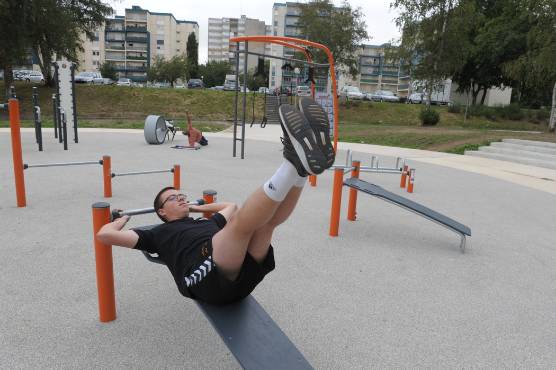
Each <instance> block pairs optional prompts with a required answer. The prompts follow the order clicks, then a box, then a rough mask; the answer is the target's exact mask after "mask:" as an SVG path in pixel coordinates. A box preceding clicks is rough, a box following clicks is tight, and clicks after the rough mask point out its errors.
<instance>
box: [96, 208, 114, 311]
mask: <svg viewBox="0 0 556 370" xmlns="http://www.w3.org/2000/svg"><path fill="white" fill-rule="evenodd" d="M109 222H110V204H108V203H105V202H98V203H95V204H93V239H94V244H95V261H96V272H97V290H98V310H99V317H100V321H101V322H108V321H112V320H115V319H116V295H115V292H114V270H113V265H112V246H111V245H106V244H103V243H101V242H100V241H99V240H98V239H97V233H98V232H99V230H100V228H101V227H102V226H104V225H105V224H107V223H109Z"/></svg>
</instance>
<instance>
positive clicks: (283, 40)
mask: <svg viewBox="0 0 556 370" xmlns="http://www.w3.org/2000/svg"><path fill="white" fill-rule="evenodd" d="M230 42H235V43H236V50H235V52H234V53H235V59H236V89H235V99H234V103H235V104H234V135H233V141H234V142H233V156H234V157H235V156H236V142H237V141H241V159H244V157H245V112H246V107H247V80H246V77H247V59H248V55H249V54H251V55H259V56H263V57H265V58H275V59H282V60H293V59H291V58H282V57H278V56H273V55H264V54H259V53H254V52H249V42H260V43H265V44H266V43H271V44H278V45H282V46H285V47H288V48H291V49H296V50H300V51H302V52H304V53H305V56H306V57H307V61H302V60H297V61H300V62H303V63H307V64H311V65H317V64H316V63H313V60H312V57H311V54H310V53H309V51H308V49H307V47H314V48H318V49H321V50H323V51H324V52H325V53H326V55H327V58H328V66H329V67H330V78H331V80H332V101H333V109H334V122H333V124H334V126H333V127H334V151H336V150H337V147H338V94H337V84H336V71H335V69H334V56H333V55H332V52H331V51H330V49H328V48H327V47H326V46H324V45H322V44H319V43H316V42H312V41H308V40H302V39H297V38H294V37H282V36H242V37H233V38H231V39H230ZM242 42H243V43H244V45H245V47H244V49H243V50H240V48H239V44H240V43H242ZM241 53H244V54H245V58H244V60H243V76H244V81H243V117H242V126H241V138H240V139H238V138H237V121H238V116H237V103H238V100H239V55H240V54H241ZM318 66H326V64H322V63H319V64H318ZM311 92H312V95H313V97H314V96H315V85H314V83H312V82H311Z"/></svg>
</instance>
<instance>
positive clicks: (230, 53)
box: [208, 15, 270, 73]
mask: <svg viewBox="0 0 556 370" xmlns="http://www.w3.org/2000/svg"><path fill="white" fill-rule="evenodd" d="M208 27H209V29H208V61H209V62H210V61H223V62H229V63H230V64H231V65H232V66H233V68H235V64H236V60H235V53H234V51H235V50H236V47H237V46H236V43H231V42H230V38H232V37H240V36H264V35H266V34H267V26H266V25H265V23H264V21H260V20H258V19H252V18H247V17H246V16H245V15H242V16H241V17H240V18H209V25H208ZM243 47H244V43H241V44H240V50H243ZM248 51H252V52H256V53H260V54H265V52H270V49H269V47H268V46H266V45H265V44H262V43H254V42H251V43H249V44H248ZM244 57H245V54H243V53H241V54H240V56H239V65H240V73H243V61H244ZM257 61H258V57H257V56H254V55H250V56H249V57H248V59H247V69H248V70H253V69H254V68H256V67H257Z"/></svg>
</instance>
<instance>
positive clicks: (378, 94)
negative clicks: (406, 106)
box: [370, 90, 400, 103]
mask: <svg viewBox="0 0 556 370" xmlns="http://www.w3.org/2000/svg"><path fill="white" fill-rule="evenodd" d="M370 100H374V101H387V102H392V103H398V102H399V101H400V98H399V97H397V96H396V95H395V94H394V93H393V92H392V91H388V90H377V91H375V92H374V93H372V94H371V95H370Z"/></svg>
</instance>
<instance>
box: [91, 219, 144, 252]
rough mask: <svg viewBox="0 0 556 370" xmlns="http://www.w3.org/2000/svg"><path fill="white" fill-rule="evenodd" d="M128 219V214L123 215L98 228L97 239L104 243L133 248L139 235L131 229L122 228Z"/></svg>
mask: <svg viewBox="0 0 556 370" xmlns="http://www.w3.org/2000/svg"><path fill="white" fill-rule="evenodd" d="M128 221H129V216H123V217H120V218H118V219H116V220H115V221H113V222H110V223H109V224H106V225H104V226H103V227H101V228H100V230H99V232H98V233H97V235H96V236H97V239H98V240H99V241H100V242H101V243H104V244H106V245H118V246H120V247H126V248H134V247H135V245H137V241H138V240H139V235H137V233H136V232H135V231H133V230H122V229H123V228H124V226H125V224H126V223H127V222H128Z"/></svg>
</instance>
